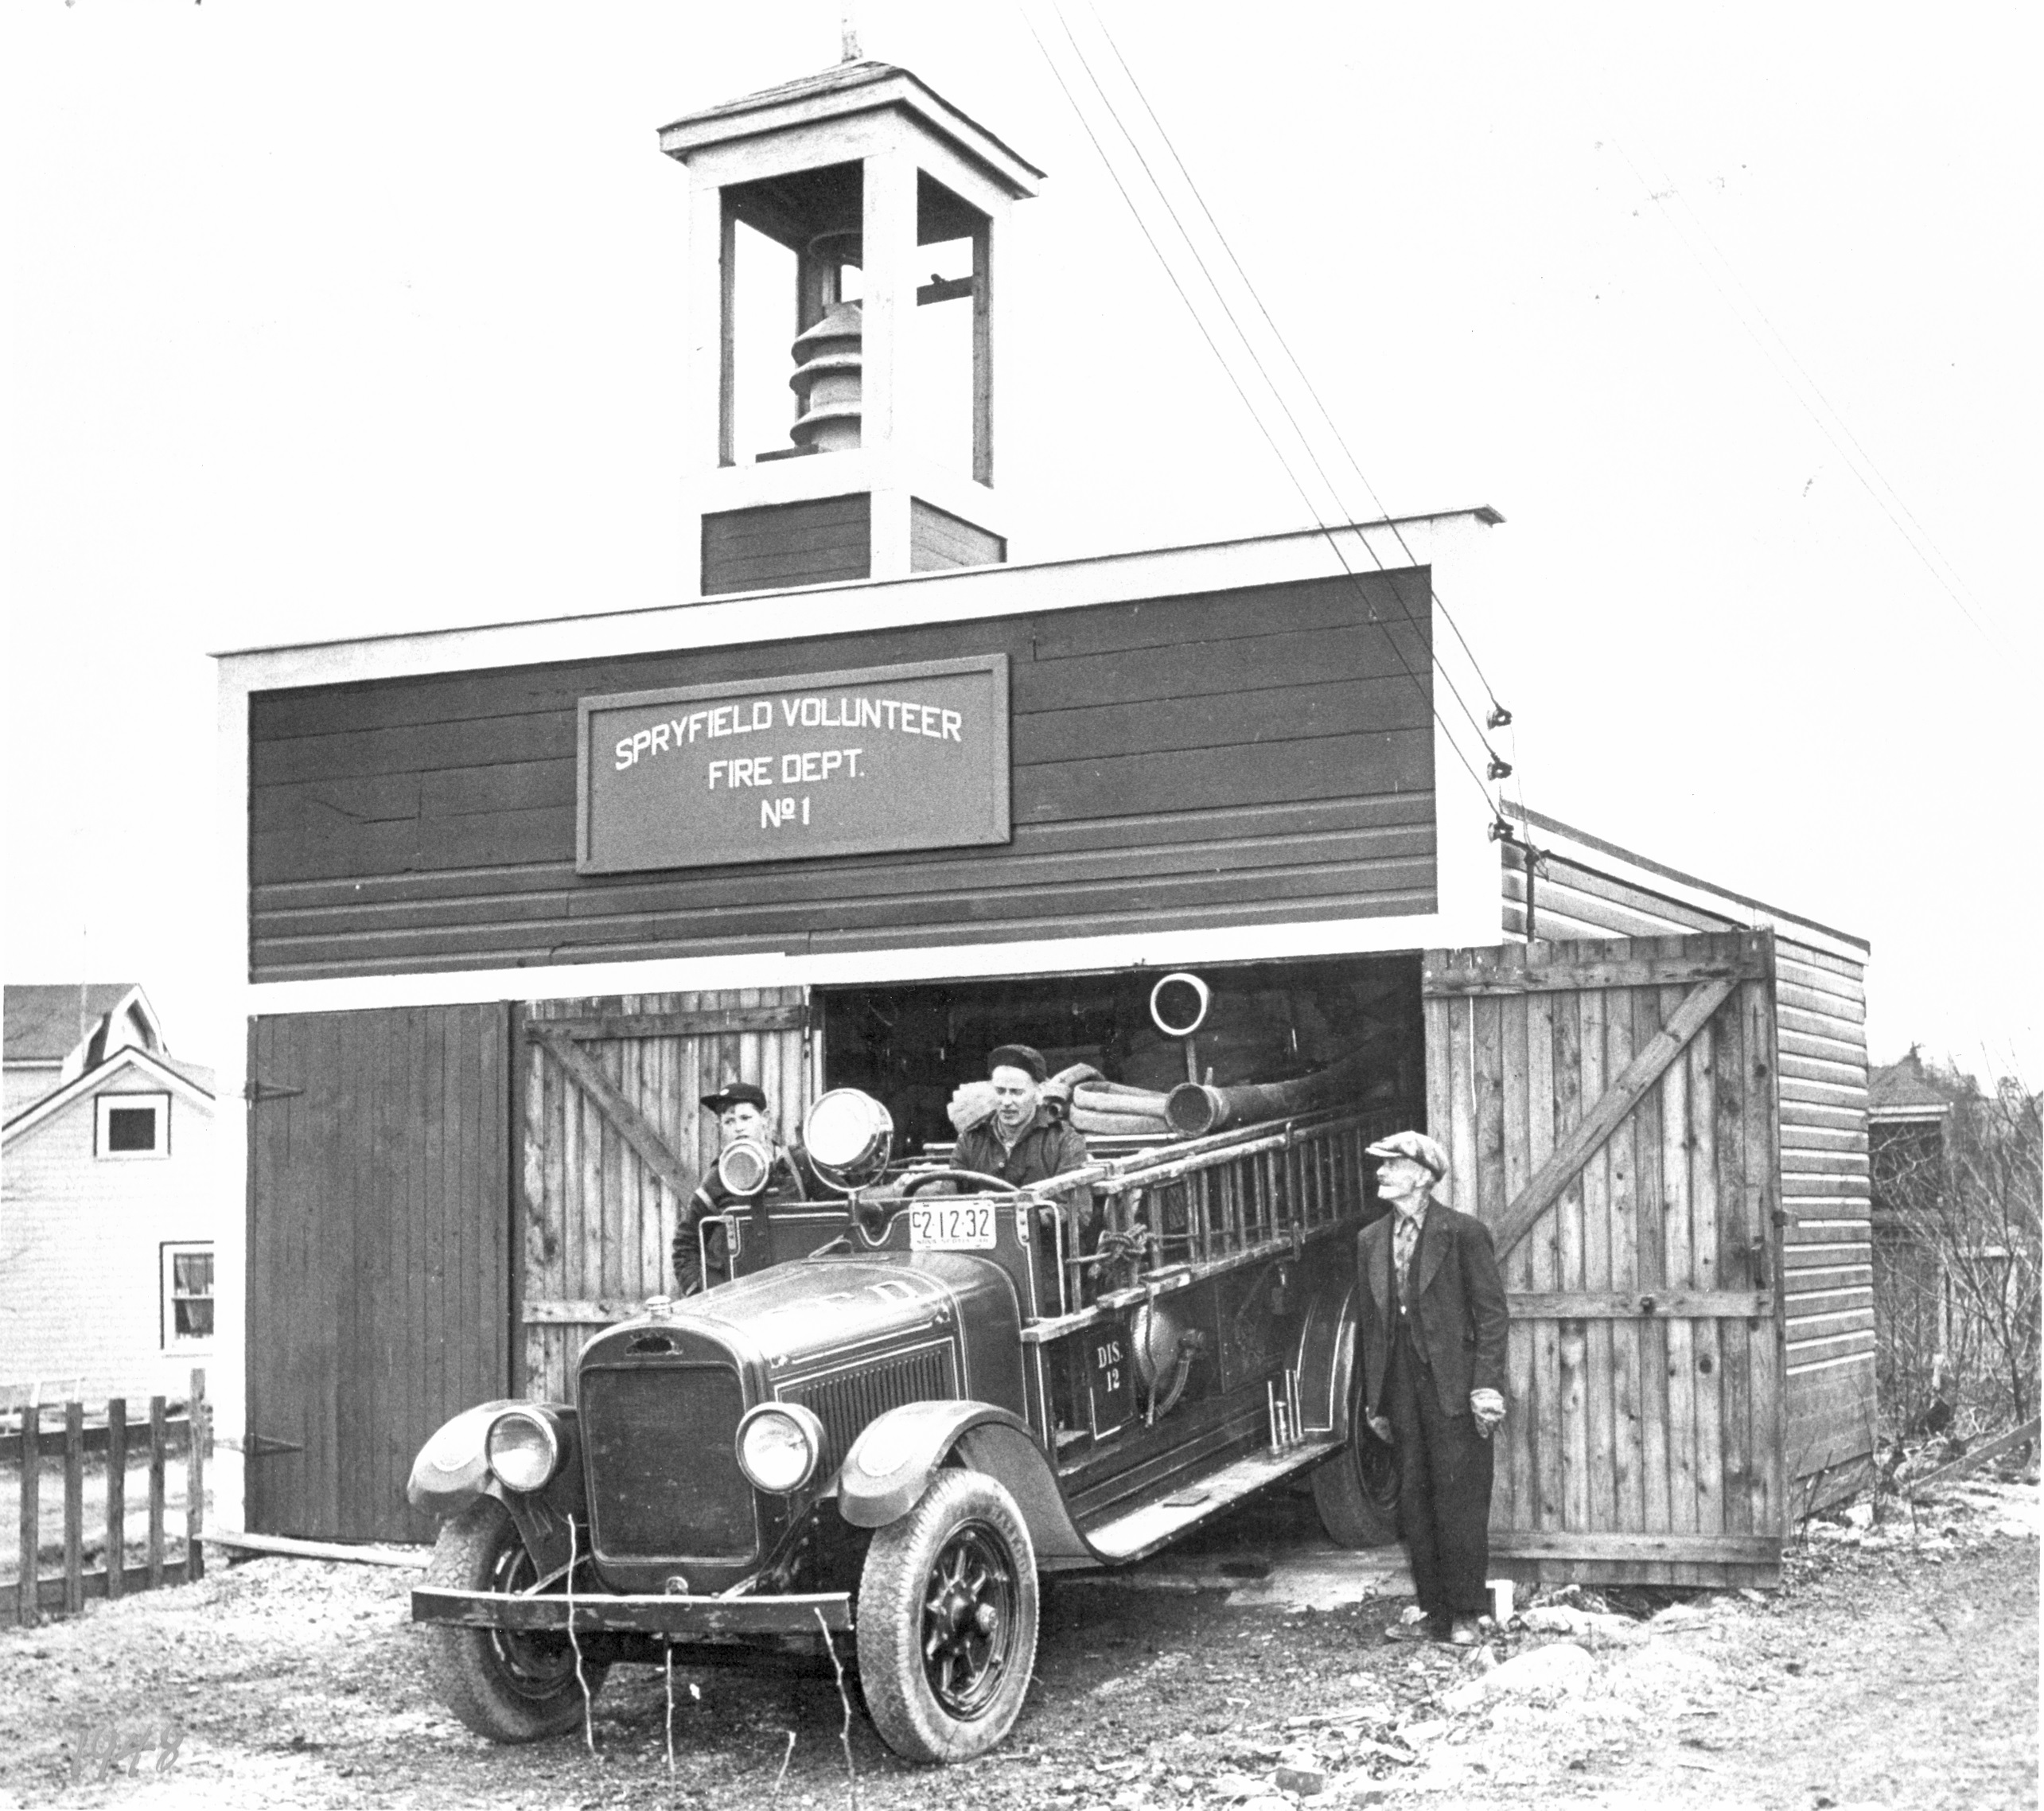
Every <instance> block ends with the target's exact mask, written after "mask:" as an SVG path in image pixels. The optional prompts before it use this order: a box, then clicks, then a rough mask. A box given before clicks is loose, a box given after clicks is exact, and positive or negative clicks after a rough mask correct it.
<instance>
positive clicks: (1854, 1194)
mask: <svg viewBox="0 0 2044 1811" xmlns="http://www.w3.org/2000/svg"><path fill="white" fill-rule="evenodd" d="M1534 836H1535V839H1536V841H1538V840H1539V838H1540V832H1539V831H1538V829H1537V828H1536V830H1535V832H1534ZM1503 869H1504V872H1503V884H1504V894H1505V915H1504V922H1505V929H1506V931H1507V932H1509V933H1516V934H1518V935H1520V936H1522V937H1523V936H1524V933H1525V886H1526V881H1525V874H1524V855H1523V854H1522V853H1521V851H1519V850H1516V849H1513V848H1509V847H1508V848H1506V849H1505V851H1504V859H1503ZM1737 909H1738V906H1737V905H1736V903H1735V902H1727V910H1726V911H1725V912H1723V913H1715V912H1711V911H1708V910H1706V909H1703V908H1701V907H1699V906H1698V905H1694V904H1692V903H1690V902H1687V901H1684V900H1677V899H1675V898H1670V897H1669V896H1668V894H1664V893H1660V892H1657V891H1655V890H1653V889H1651V888H1649V887H1648V886H1644V885H1641V884H1640V882H1639V879H1638V878H1637V876H1631V877H1625V878H1621V877H1620V876H1618V875H1617V874H1610V873H1607V872H1604V871H1602V870H1598V869H1597V868H1595V867H1591V866H1589V865H1588V864H1587V858H1586V859H1584V860H1583V861H1576V860H1571V859H1564V858H1563V857H1562V856H1560V855H1546V856H1544V858H1543V859H1542V863H1541V865H1540V868H1539V870H1537V871H1536V874H1535V876H1534V911H1535V920H1536V924H1535V928H1536V930H1537V931H1538V933H1539V934H1540V936H1541V937H1543V938H1573V937H1645V936H1656V935H1664V934H1667V933H1671V932H1682V933H1694V932H1715V931H1724V930H1729V929H1737V928H1739V927H1741V926H1742V925H1743V924H1744V923H1745V921H1746V919H1745V917H1734V916H1733V915H1732V913H1733V912H1734V911H1736V910H1737ZM1749 915H1750V914H1749ZM1774 950H1775V1017H1776V1038H1777V1067H1778V1070H1779V1073H1778V1077H1777V1092H1778V1096H1779V1099H1780V1103H1781V1106H1780V1111H1781V1194H1782V1201H1781V1207H1782V1210H1783V1212H1784V1213H1785V1215H1786V1217H1787V1223H1786V1225H1785V1229H1784V1234H1783V1237H1784V1240H1785V1250H1784V1268H1785V1281H1786V1283H1787V1287H1786V1290H1785V1297H1784V1301H1785V1310H1786V1322H1785V1333H1786V1338H1787V1342H1788V1353H1787V1357H1788V1363H1787V1382H1788V1396H1787V1403H1788V1424H1787V1434H1786V1440H1787V1448H1786V1451H1787V1459H1788V1468H1789V1475H1790V1476H1791V1477H1792V1478H1799V1479H1805V1480H1810V1481H1817V1480H1822V1481H1823V1482H1822V1484H1821V1486H1818V1485H1816V1484H1815V1483H1814V1482H1812V1483H1811V1484H1808V1485H1806V1486H1805V1489H1806V1490H1807V1489H1809V1488H1818V1487H1820V1488H1822V1489H1824V1490H1826V1491H1827V1492H1828V1491H1829V1490H1831V1489H1832V1488H1834V1487H1836V1486H1838V1485H1840V1484H1841V1483H1842V1482H1843V1481H1845V1480H1847V1479H1849V1478H1850V1475H1851V1470H1852V1468H1854V1467H1855V1466H1857V1465H1858V1464H1859V1462H1861V1461H1862V1460H1863V1459H1864V1457H1865V1455H1867V1454H1870V1453H1871V1451H1873V1449H1874V1444H1875V1389H1874V1268H1873V1266H1874V1252H1873V1220H1872V1213H1873V1209H1872V1205H1871V1182H1870V1177H1869V1170H1868V1155H1867V1036H1866V1019H1867V1004H1866V1002H1867V995H1866V988H1865V983H1864V980H1863V976H1864V972H1865V970H1864V965H1863V964H1861V963H1859V962H1855V961H1853V960H1851V959H1849V958H1847V957H1845V956H1840V955H1838V954H1836V953H1835V952H1833V951H1831V950H1828V949H1820V948H1816V947H1815V946H1814V945H1813V944H1812V943H1808V942H1804V941H1798V940H1797V937H1796V936H1795V933H1794V932H1793V929H1781V928H1779V927H1777V930H1776V933H1775V944H1774Z"/></svg>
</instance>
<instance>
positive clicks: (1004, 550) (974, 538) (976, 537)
mask: <svg viewBox="0 0 2044 1811" xmlns="http://www.w3.org/2000/svg"><path fill="white" fill-rule="evenodd" d="M1007 557H1008V543H1007V540H1006V537H1005V536H1000V535H996V534H993V533H991V532H988V531H987V529H985V528H979V527H977V526H976V525H975V524H972V523H971V522H968V521H967V520H965V519H964V517H963V516H954V515H952V513H951V512H950V511H948V510H946V509H940V508H937V507H936V504H932V503H925V502H924V501H923V500H922V499H921V497H910V498H909V571H911V572H940V571H943V570H944V568H945V567H952V566H998V565H999V564H1000V563H1002V561H1003V560H1005V559H1006V558H1007Z"/></svg>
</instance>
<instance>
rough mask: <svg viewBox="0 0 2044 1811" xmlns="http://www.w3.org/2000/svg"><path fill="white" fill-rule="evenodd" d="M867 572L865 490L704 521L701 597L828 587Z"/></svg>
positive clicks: (869, 547) (868, 504)
mask: <svg viewBox="0 0 2044 1811" xmlns="http://www.w3.org/2000/svg"><path fill="white" fill-rule="evenodd" d="M872 572H873V500H872V498H871V497H868V496H867V495H866V493H865V492H864V491H858V492H855V493H853V494H851V496H848V497H816V498H812V499H811V500H808V501H806V502H802V503H769V504H761V505H760V507H759V508H756V509H727V510H724V511H722V512H720V513H718V514H716V515H711V516H704V517H703V596H705V597H706V598H714V597H718V596H721V595H722V594H724V593H726V592H729V591H768V590H774V589H776V588H777V587H779V586H792V585H827V584H830V583H831V582H835V581H836V580H839V579H847V578H870V576H871V575H872Z"/></svg>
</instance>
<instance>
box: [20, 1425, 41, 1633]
mask: <svg viewBox="0 0 2044 1811" xmlns="http://www.w3.org/2000/svg"><path fill="white" fill-rule="evenodd" d="M42 1419H43V1412H42V1404H41V1403H38V1402H31V1403H29V1404H28V1406H27V1407H26V1408H24V1409H22V1411H21V1576H20V1577H19V1578H18V1579H17V1580H16V1581H15V1587H14V1588H15V1592H16V1601H17V1603H18V1605H19V1606H20V1607H19V1610H18V1613H17V1614H16V1617H15V1620H16V1621H17V1622H18V1623H19V1624H20V1626H21V1627H22V1628H24V1629H25V1628H27V1627H28V1626H29V1625H30V1624H31V1623H33V1622H37V1620H39V1612H38V1610H37V1598H36V1574H37V1570H38V1568H37V1563H36V1549H37V1548H38V1547H39V1546H40V1545H41V1540H42V1504H41V1501H40V1493H39V1491H38V1490H37V1484H38V1482H40V1480H39V1478H38V1477H37V1473H38V1471H39V1470H40V1469H41V1467H40V1466H39V1464H38V1462H37V1461H38V1455H37V1443H38V1442H39V1441H40V1439H41V1435H42Z"/></svg>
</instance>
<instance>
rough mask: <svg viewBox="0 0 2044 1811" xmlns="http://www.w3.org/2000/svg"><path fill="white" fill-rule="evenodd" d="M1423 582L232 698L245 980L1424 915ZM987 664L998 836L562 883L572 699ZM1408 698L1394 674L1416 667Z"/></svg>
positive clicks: (1428, 783)
mask: <svg viewBox="0 0 2044 1811" xmlns="http://www.w3.org/2000/svg"><path fill="white" fill-rule="evenodd" d="M1427 608H1428V604H1427V573H1426V571H1425V569H1424V568H1417V569H1411V570H1408V571H1404V572H1400V573H1397V574H1389V575H1385V576H1378V575H1372V576H1371V577H1370V578H1365V579H1361V580H1354V581H1349V580H1330V581H1325V582H1316V583H1310V584H1300V585H1287V586H1270V587H1266V588H1259V589H1256V590H1245V591H1237V592H1228V593H1220V594H1210V595H1206V596H1201V597H1193V598H1173V599H1168V600H1164V601H1160V602H1144V603H1135V604H1116V605H1107V606H1097V607H1095V608H1092V609H1084V610H1062V611H1055V612H1048V613H1042V614H1040V615H1030V616H1022V617H1005V618H1001V619H998V620H994V621H983V622H975V623H962V624H961V623H948V624H937V625H929V626H925V627H917V628H909V629H890V630H882V631H874V632H869V633H860V634H853V635H843V636H832V637H816V638H814V639H811V640H807V641H797V642H782V643H774V644H771V645H765V646H744V647H734V648H715V649H711V650H707V651H703V652H693V653H675V654H660V655H648V656H634V657H632V658H629V659H614V660H589V661H578V662H574V663H563V664H559V665H552V666H543V667H527V668H508V669H498V670H495V671H487V672H469V673H461V674H449V675H446V676H435V677H430V678H426V679H417V680H391V681H380V682H374V683H369V684H358V685H346V686H333V687H317V688H308V689H305V690H301V691H279V692H269V693H263V694H259V695H257V696H256V697H255V698H254V699H251V707H250V709H251V744H252V746H251V764H252V769H253V806H252V811H253V823H252V828H251V867H252V882H253V898H252V900H251V915H252V921H253V939H252V948H251V972H252V973H253V975H254V976H255V979H259V980H272V979H288V978H295V977H299V976H318V975H348V974H378V973H385V974H387V973H395V972H416V971H419V970H431V969H446V968H467V967H486V966H489V967H494V966H509V965H516V964H532V963H540V962H547V963H555V962H574V961H591V960H627V959H631V958H638V957H649V956H676V955H701V954H711V953H722V952H732V951H737V950H753V949H785V950H789V951H804V950H809V949H817V948H885V947H888V946H890V945H901V944H929V943H931V942H936V941H942V942H948V943H959V942H969V941H990V940H995V939H1006V938H1011V937H1056V936H1073V935H1084V934H1090V933H1098V932H1106V931H1112V930H1116V929H1130V928H1135V927H1139V926H1140V927H1143V928H1146V929H1166V928H1170V927H1174V926H1186V925H1201V924H1207V923H1213V922H1226V923H1256V922H1271V921H1290V922H1298V921H1302V920H1310V919H1315V918H1330V917H1363V916H1369V915H1382V914H1389V913H1423V912H1427V911H1431V910H1432V909H1434V905H1435V863H1434V835H1435V832H1434V799H1433V782H1434V775H1433V738H1432V733H1431V705H1430V699H1429V695H1428V692H1427V676H1428V675H1429V674H1430V673H1431V665H1430V645H1429V618H1428V615H1427ZM996 650H1004V651H1005V652H1006V653H1007V655H1008V656H1009V660H1010V672H1011V674H1012V682H1011V683H1012V686H1013V697H1012V699H1011V711H1012V723H1013V738H1014V742H1013V760H1014V771H1013V815H1014V824H1015V832H1014V838H1013V840H1012V841H1011V842H1010V843H1008V844H1007V845H1006V846H1005V847H996V848H991V849H990V848H984V847H981V848H973V849H960V850H938V851H922V852H917V853H913V854H909V855H878V856H858V857H844V858H837V859H824V860H817V861H811V862H801V863H776V864H774V867H773V871H772V873H771V874H762V872H761V870H757V869H754V868H749V867H729V868H706V869H697V870H690V871H688V872H685V873H668V874H635V875H622V876H604V877H578V876H577V874H575V872H574V783H575V761H574V733H575V711H574V706H575V700H576V699H578V697H580V696H582V695H585V694H588V693H594V692H607V691H634V690H641V689H650V688H652V687H656V686H663V685H676V684H701V683H707V682H711V681H715V680H730V679H738V678H760V677H769V676H775V675H779V674H785V673H799V672H805V671H806V672H829V671H832V670H835V669H839V668H851V667H863V666H878V665H885V664H895V663H899V662H905V661H909V660H933V659H944V658H948V657H950V656H955V655H961V654H978V653H986V652H995V651H996ZM1415 676H1416V677H1415Z"/></svg>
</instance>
